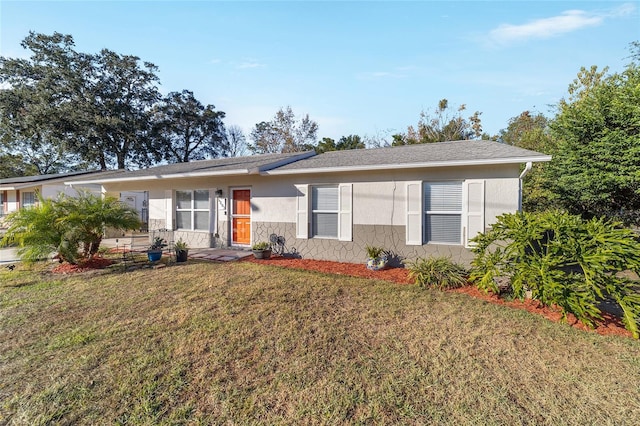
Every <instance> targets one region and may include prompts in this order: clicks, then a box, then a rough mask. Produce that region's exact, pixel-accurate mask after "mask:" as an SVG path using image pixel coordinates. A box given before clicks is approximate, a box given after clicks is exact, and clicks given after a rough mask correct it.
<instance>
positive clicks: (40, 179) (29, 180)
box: [0, 171, 95, 185]
mask: <svg viewBox="0 0 640 426" xmlns="http://www.w3.org/2000/svg"><path fill="white" fill-rule="evenodd" d="M88 173H95V171H81V172H69V173H57V174H51V175H35V176H20V177H13V178H4V179H0V185H5V184H10V183H32V182H44V181H48V180H53V179H59V178H66V177H71V176H78V175H86V174H88Z"/></svg>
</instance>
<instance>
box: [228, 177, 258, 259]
mask: <svg viewBox="0 0 640 426" xmlns="http://www.w3.org/2000/svg"><path fill="white" fill-rule="evenodd" d="M229 191H230V193H231V194H230V197H229V198H230V200H229V201H230V202H231V206H229V207H230V209H229V212H230V220H229V230H230V232H229V234H230V235H229V240H230V241H231V245H232V246H242V247H250V246H251V241H252V237H253V236H252V232H251V224H252V221H251V195H252V194H251V192H252V191H251V187H250V186H238V187H231V188H229ZM235 191H249V214H248V215H239V214H236V212H235V204H234V202H233V201H234V198H235ZM247 217H248V218H249V242H248V243H238V242H236V241H234V238H233V235H234V232H233V230H234V229H233V228H234V226H233V222H234V219H235V218H247Z"/></svg>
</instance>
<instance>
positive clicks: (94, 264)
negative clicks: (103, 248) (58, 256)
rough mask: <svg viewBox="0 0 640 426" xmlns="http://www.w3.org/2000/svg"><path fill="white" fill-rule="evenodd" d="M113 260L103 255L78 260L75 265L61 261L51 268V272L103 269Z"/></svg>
mask: <svg viewBox="0 0 640 426" xmlns="http://www.w3.org/2000/svg"><path fill="white" fill-rule="evenodd" d="M114 263H115V262H114V261H113V260H111V259H105V258H103V257H94V258H92V259H87V260H85V261H81V262H78V264H77V265H72V264H70V263H61V264H60V265H58V266H56V267H55V268H53V270H52V271H51V272H53V273H54V274H75V273H77V272H86V271H91V270H94V269H104V268H106V267H107V266H109V265H113V264H114Z"/></svg>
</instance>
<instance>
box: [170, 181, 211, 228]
mask: <svg viewBox="0 0 640 426" xmlns="http://www.w3.org/2000/svg"><path fill="white" fill-rule="evenodd" d="M210 217H211V214H210V205H209V190H208V189H196V190H194V191H176V226H177V228H178V229H187V230H196V231H209V220H210V219H209V218H210Z"/></svg>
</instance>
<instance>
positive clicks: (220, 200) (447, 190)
mask: <svg viewBox="0 0 640 426" xmlns="http://www.w3.org/2000/svg"><path fill="white" fill-rule="evenodd" d="M550 159H551V157H550V156H547V155H543V154H540V153H537V152H534V151H529V150H525V149H521V148H516V147H513V146H510V145H505V144H501V143H497V142H490V141H454V142H441V143H432V144H421V145H410V146H403V147H391V148H377V149H366V150H351V151H334V152H327V153H324V154H320V155H314V153H313V152H305V153H294V154H265V155H256V156H250V157H240V158H222V159H216V160H203V161H194V162H191V163H180V164H171V165H165V166H158V167H153V168H149V169H145V170H136V171H130V172H122V173H120V174H118V175H105V176H101V177H100V178H98V179H92V178H91V176H88V177H86V179H85V178H82V179H79V181H78V182H77V183H79V184H101V185H102V186H103V189H104V191H106V192H107V193H110V192H113V193H117V192H121V191H135V190H146V191H148V193H149V227H150V229H160V228H169V229H173V230H175V232H174V238H175V239H178V238H182V239H183V240H185V241H187V242H188V244H189V245H190V246H191V247H218V246H237V247H249V246H251V245H252V244H253V243H255V242H258V241H263V240H266V241H268V240H269V238H270V236H272V235H275V236H278V237H280V241H281V242H284V244H285V247H286V249H287V250H289V251H295V252H297V253H298V254H300V255H301V256H302V257H308V258H315V259H326V260H338V261H348V262H360V261H364V260H365V258H366V255H365V251H364V248H365V246H366V245H376V246H382V247H384V248H385V249H387V250H390V251H392V252H393V253H395V254H397V255H398V256H400V257H403V258H416V257H418V256H425V255H431V254H437V255H445V256H451V257H452V258H453V259H454V260H457V261H461V262H468V261H469V260H470V259H471V255H470V252H469V251H468V250H467V247H469V244H470V243H469V240H470V239H471V238H472V237H473V236H475V235H476V234H477V233H478V232H483V231H484V230H485V229H487V227H488V226H490V225H491V224H492V223H494V222H495V220H496V217H497V216H498V215H500V214H503V213H508V212H515V211H517V210H518V209H519V208H520V197H521V166H522V165H526V167H525V172H524V173H526V171H527V170H529V168H530V166H531V163H533V162H540V161H549V160H550ZM524 173H522V174H524Z"/></svg>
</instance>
